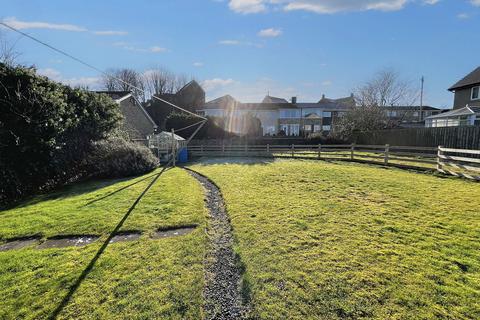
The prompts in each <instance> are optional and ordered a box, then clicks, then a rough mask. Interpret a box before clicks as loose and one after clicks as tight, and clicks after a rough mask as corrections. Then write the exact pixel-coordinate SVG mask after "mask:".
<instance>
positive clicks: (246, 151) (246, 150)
mask: <svg viewBox="0 0 480 320" xmlns="http://www.w3.org/2000/svg"><path fill="white" fill-rule="evenodd" d="M245 153H248V144H246V143H245Z"/></svg>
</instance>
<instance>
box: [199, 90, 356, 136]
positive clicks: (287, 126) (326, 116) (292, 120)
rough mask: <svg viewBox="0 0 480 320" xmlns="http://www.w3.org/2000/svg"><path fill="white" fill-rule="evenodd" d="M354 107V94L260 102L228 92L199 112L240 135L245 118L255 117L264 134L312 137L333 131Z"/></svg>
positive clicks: (244, 125) (275, 98) (268, 99)
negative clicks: (240, 98) (339, 120)
mask: <svg viewBox="0 0 480 320" xmlns="http://www.w3.org/2000/svg"><path fill="white" fill-rule="evenodd" d="M353 106H355V99H354V97H353V95H351V96H349V97H346V98H340V99H329V98H326V97H325V95H323V96H322V99H321V100H320V101H318V102H313V103H302V102H297V98H296V97H292V99H291V101H287V100H286V99H282V98H277V97H272V96H269V95H267V96H266V97H265V98H264V99H263V101H262V102H260V103H242V102H240V101H237V100H236V99H235V98H233V97H232V96H230V95H226V96H223V97H220V98H217V99H215V100H212V101H209V102H207V103H205V104H204V105H202V106H199V107H197V112H198V113H199V114H200V115H203V116H209V117H217V118H220V119H222V120H223V123H224V127H225V129H226V130H228V131H230V132H234V133H237V134H246V133H247V132H246V130H247V128H248V125H247V124H246V123H245V121H247V120H246V119H248V118H249V117H253V118H256V119H258V120H259V121H260V126H261V133H262V134H263V135H264V136H283V135H285V136H309V135H311V134H314V133H316V134H321V133H325V134H327V133H328V132H330V131H331V130H332V126H333V125H334V124H335V121H336V119H338V117H339V116H341V115H342V114H343V113H345V112H346V111H347V110H348V109H349V108H351V107H353Z"/></svg>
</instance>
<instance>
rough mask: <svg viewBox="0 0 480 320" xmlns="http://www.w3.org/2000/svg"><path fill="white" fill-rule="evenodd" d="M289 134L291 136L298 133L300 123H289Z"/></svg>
mask: <svg viewBox="0 0 480 320" xmlns="http://www.w3.org/2000/svg"><path fill="white" fill-rule="evenodd" d="M290 135H291V136H298V135H300V125H299V124H291V125H290Z"/></svg>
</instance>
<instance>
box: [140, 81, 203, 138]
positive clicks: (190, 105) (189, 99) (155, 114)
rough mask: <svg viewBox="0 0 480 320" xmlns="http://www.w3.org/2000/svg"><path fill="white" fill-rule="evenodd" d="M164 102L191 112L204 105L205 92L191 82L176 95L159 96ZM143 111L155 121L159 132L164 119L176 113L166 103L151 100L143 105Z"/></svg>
mask: <svg viewBox="0 0 480 320" xmlns="http://www.w3.org/2000/svg"><path fill="white" fill-rule="evenodd" d="M159 98H162V99H163V100H165V101H168V102H170V103H173V104H174V105H177V106H179V107H182V108H184V109H187V110H190V111H193V110H194V109H195V106H198V105H203V104H205V91H204V90H203V88H202V87H201V86H200V85H199V84H198V82H197V81H195V80H192V81H190V82H189V83H187V84H186V85H185V86H183V87H182V88H181V89H180V90H178V91H177V92H176V93H167V94H162V95H159ZM145 110H146V111H147V112H148V114H149V115H150V117H151V118H152V119H153V121H155V123H156V124H157V125H158V127H159V129H160V130H165V119H166V118H167V117H168V115H169V114H170V113H172V112H174V111H178V110H176V109H175V108H173V107H172V106H170V105H169V104H168V103H165V102H162V101H160V100H158V99H155V98H152V99H150V100H149V101H147V102H146V103H145Z"/></svg>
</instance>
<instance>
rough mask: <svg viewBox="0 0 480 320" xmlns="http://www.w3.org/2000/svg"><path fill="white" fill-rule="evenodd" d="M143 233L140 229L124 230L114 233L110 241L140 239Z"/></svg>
mask: <svg viewBox="0 0 480 320" xmlns="http://www.w3.org/2000/svg"><path fill="white" fill-rule="evenodd" d="M141 235H142V233H141V232H140V231H122V232H119V233H117V234H116V235H114V236H113V238H112V239H111V240H110V243H115V242H123V241H134V240H138V238H140V236H141Z"/></svg>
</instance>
